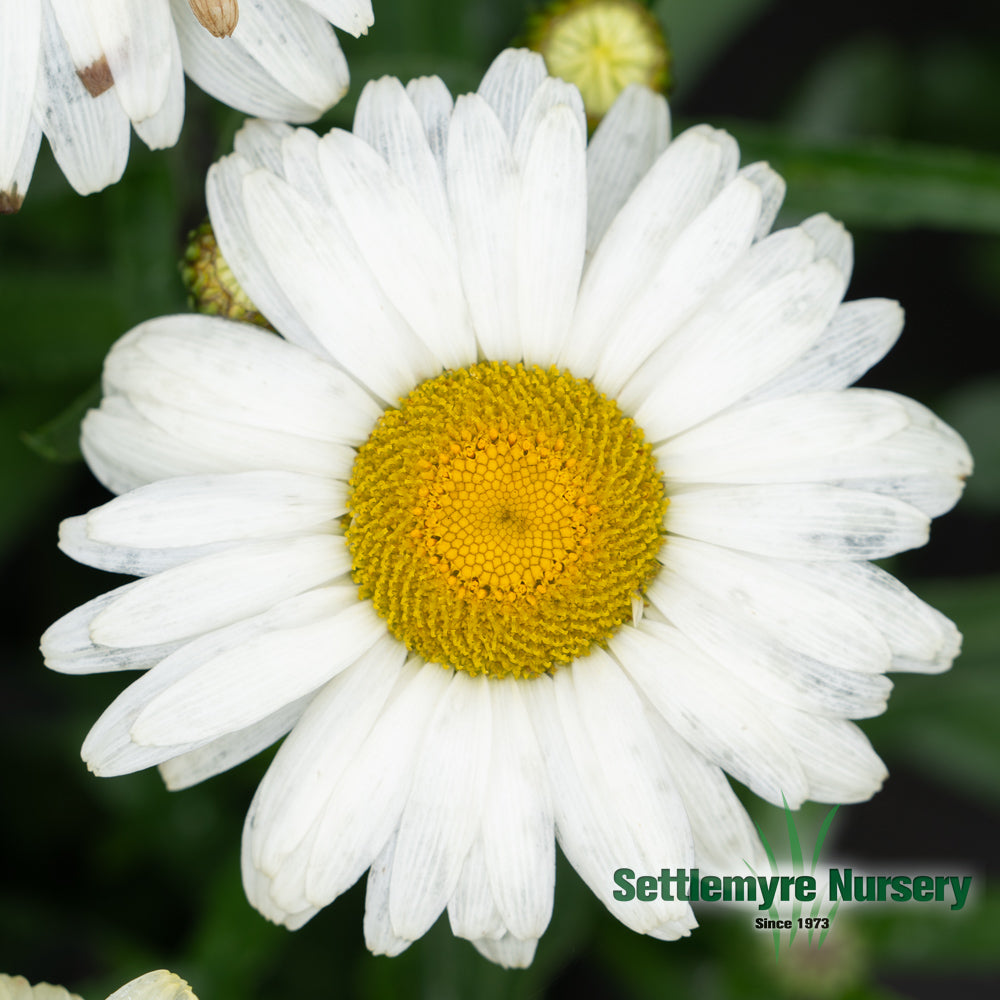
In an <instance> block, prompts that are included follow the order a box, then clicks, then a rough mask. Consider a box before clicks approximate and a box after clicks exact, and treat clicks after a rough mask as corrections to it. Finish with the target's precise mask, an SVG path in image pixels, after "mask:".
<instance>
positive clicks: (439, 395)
mask: <svg viewBox="0 0 1000 1000" xmlns="http://www.w3.org/2000/svg"><path fill="white" fill-rule="evenodd" d="M350 485H351V496H350V500H349V511H350V514H349V524H348V528H347V540H348V544H349V546H350V550H351V554H352V558H353V572H354V579H355V581H356V582H357V583H358V585H359V586H360V588H361V596H362V597H364V598H370V599H371V601H372V603H373V604H374V606H375V609H376V611H377V612H378V613H379V614H380V615H381V616H382V617H383V618H384V619H385V620H386V622H387V624H388V627H389V630H390V631H391V632H392V634H393V635H395V636H396V637H397V638H398V639H399V640H400V641H402V642H403V643H405V644H406V646H407V647H408V648H409V649H411V650H413V651H415V652H417V653H419V654H420V655H421V656H423V657H424V658H425V659H426V660H429V661H431V662H436V663H442V664H444V665H447V666H453V667H457V668H459V669H462V670H467V671H468V672H470V673H472V674H482V673H485V674H488V675H490V676H492V677H505V676H508V675H512V676H515V677H525V676H532V675H534V674H539V673H544V672H545V671H548V670H551V669H553V668H554V667H556V666H558V665H560V664H563V663H570V662H572V661H573V660H574V659H576V658H577V657H579V656H584V655H586V653H587V652H588V651H589V649H590V647H591V645H592V644H593V643H595V642H598V643H599V642H603V641H604V640H606V639H607V638H608V637H609V636H610V635H611V634H612V633H613V632H614V631H615V629H617V628H618V627H619V626H620V625H621V624H622V623H623V622H625V621H627V620H629V619H630V618H631V617H632V602H633V600H634V599H636V598H638V597H640V596H641V594H642V591H643V589H644V587H645V585H646V583H647V582H648V581H649V580H650V579H651V578H652V577H653V575H654V574H655V572H656V568H657V563H656V554H657V552H658V550H659V548H660V544H661V542H662V539H663V526H662V525H663V514H664V511H665V509H666V504H667V501H666V499H665V497H664V492H663V483H662V481H661V479H660V475H659V472H658V470H657V468H656V463H655V461H654V459H653V456H652V452H651V449H650V446H649V445H648V444H646V443H645V442H644V440H643V435H642V431H641V430H640V429H639V428H638V427H637V426H636V425H635V422H634V421H632V420H631V419H629V418H627V417H625V416H624V415H623V414H622V413H621V411H620V410H619V409H618V407H617V405H616V404H615V403H614V402H613V401H611V400H609V399H607V398H606V397H604V396H602V395H601V394H600V393H598V392H597V390H596V389H595V388H594V387H593V385H591V383H590V382H588V381H586V380H584V379H577V378H573V377H572V375H570V374H569V373H568V372H561V371H559V370H557V369H555V368H551V369H549V370H548V371H543V370H542V369H540V368H525V367H523V366H522V365H517V366H516V367H514V366H511V365H509V364H505V363H500V362H485V363H482V364H477V365H473V366H472V367H470V368H463V369H459V370H457V371H448V372H445V373H444V374H442V375H440V376H438V377H437V378H433V379H429V380H428V381H426V382H423V383H422V384H421V385H419V386H417V388H416V389H414V390H413V392H411V393H410V395H409V396H407V397H406V398H405V399H404V400H402V401H401V403H400V405H399V407H398V408H395V409H390V410H387V411H386V412H385V413H384V414H383V415H382V417H381V418H380V419H379V421H378V423H377V424H376V426H375V429H374V430H373V431H372V434H371V436H370V437H369V439H368V440H367V441H366V442H365V444H364V445H363V446H362V447H361V448H360V449H359V451H358V456H357V459H356V461H355V463H354V469H353V472H352V477H351V482H350Z"/></svg>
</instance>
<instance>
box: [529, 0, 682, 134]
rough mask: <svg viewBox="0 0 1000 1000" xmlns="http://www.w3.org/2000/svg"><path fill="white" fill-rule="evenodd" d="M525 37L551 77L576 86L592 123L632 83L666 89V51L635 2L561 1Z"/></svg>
mask: <svg viewBox="0 0 1000 1000" xmlns="http://www.w3.org/2000/svg"><path fill="white" fill-rule="evenodd" d="M529 37H530V38H531V41H530V44H531V47H532V48H535V49H537V50H538V51H539V52H541V54H542V55H543V56H544V57H545V64H546V66H547V67H548V70H549V72H550V73H551V74H552V75H553V76H558V77H561V78H562V79H563V80H568V81H569V82H570V83H572V84H575V85H576V86H577V88H578V89H579V91H580V96H581V97H582V98H583V104H584V107H585V108H586V109H587V115H588V117H590V118H591V119H599V118H601V117H603V115H605V114H606V113H607V111H608V109H609V108H610V107H611V105H612V104H614V102H615V98H616V97H618V95H619V94H620V93H621V92H622V91H623V90H624V89H625V88H626V87H627V86H628V85H629V84H630V83H642V84H645V85H646V86H647V87H651V88H652V89H653V90H659V91H663V90H665V89H666V85H667V82H668V69H669V56H670V50H669V49H668V47H667V43H666V41H665V39H664V37H663V32H662V31H661V29H660V26H659V24H657V22H656V19H655V18H654V17H653V15H652V14H650V12H649V11H648V10H647V9H646V8H645V7H643V6H642V5H641V4H639V3H637V2H635V0H568V2H567V0H563V2H560V3H556V4H554V5H553V7H552V9H551V13H548V15H546V14H542V15H541V17H540V20H539V21H538V22H537V27H536V28H535V31H534V32H533V33H531V34H530V36H529Z"/></svg>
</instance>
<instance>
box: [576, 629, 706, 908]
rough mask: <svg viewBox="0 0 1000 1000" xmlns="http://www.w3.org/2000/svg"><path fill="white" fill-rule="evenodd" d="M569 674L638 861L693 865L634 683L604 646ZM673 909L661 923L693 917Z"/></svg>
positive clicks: (676, 801)
mask: <svg viewBox="0 0 1000 1000" xmlns="http://www.w3.org/2000/svg"><path fill="white" fill-rule="evenodd" d="M571 676H572V679H573V691H574V693H575V695H576V705H577V710H578V711H579V714H580V721H581V723H582V724H583V728H584V730H585V731H586V734H587V737H588V743H589V746H590V748H591V749H592V750H593V752H594V754H595V756H596V757H597V760H598V761H599V762H600V766H601V769H602V770H603V772H604V776H605V779H606V782H607V785H608V787H609V789H610V790H611V797H612V808H613V809H614V810H615V811H616V812H617V813H618V814H619V815H621V816H622V817H623V818H624V819H625V820H626V822H627V823H628V824H629V826H630V827H631V829H632V835H633V837H634V839H635V843H636V846H637V847H638V849H639V852H640V853H639V855H635V859H636V861H640V860H641V861H642V862H644V863H645V864H646V865H649V866H650V867H648V868H646V867H644V868H643V870H644V871H652V870H654V868H653V866H655V864H656V863H657V860H656V859H660V863H662V864H663V866H664V867H669V868H683V867H689V866H690V865H691V864H692V863H693V861H694V853H693V851H694V844H693V840H692V836H691V827H690V825H689V824H688V820H687V815H686V814H685V812H684V806H683V803H682V802H681V798H680V796H679V795H678V793H677V789H676V787H675V786H674V782H673V778H672V777H671V774H670V770H669V768H668V767H667V764H666V759H665V758H664V757H663V755H662V754H661V753H659V746H658V744H657V741H656V738H655V736H654V735H653V733H652V731H651V729H650V728H649V724H648V722H647V721H646V720H647V715H646V708H645V706H644V705H643V703H642V701H641V699H640V697H639V694H638V692H637V691H636V689H635V686H634V685H633V684H632V682H631V681H630V680H629V678H628V677H627V676H626V675H625V673H624V672H623V671H622V669H621V668H620V667H619V666H618V664H617V663H616V662H615V661H614V660H613V659H612V658H611V657H610V656H609V655H608V654H607V653H605V652H604V651H603V650H602V649H600V647H594V649H593V650H592V651H591V653H590V655H589V656H584V657H581V658H580V659H579V660H577V661H576V662H575V663H574V664H573V666H572V669H571ZM563 689H565V686H564V688H563ZM556 692H557V696H558V694H559V692H560V686H559V684H558V683H557V685H556ZM567 700H568V699H567ZM609 720H614V724H612V725H609V724H608V723H609ZM670 909H671V908H668V911H669V910H670ZM673 910H676V911H679V912H665V913H661V914H660V915H659V916H660V920H661V922H662V921H664V920H668V921H684V920H685V918H686V917H688V916H689V914H688V913H687V911H686V907H680V908H676V907H675V908H673ZM689 926H693V919H692V920H691V924H690V925H689Z"/></svg>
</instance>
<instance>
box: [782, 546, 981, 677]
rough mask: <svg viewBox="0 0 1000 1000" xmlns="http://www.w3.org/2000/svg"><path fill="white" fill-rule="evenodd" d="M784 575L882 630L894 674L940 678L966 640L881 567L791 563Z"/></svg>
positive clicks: (937, 612)
mask: <svg viewBox="0 0 1000 1000" xmlns="http://www.w3.org/2000/svg"><path fill="white" fill-rule="evenodd" d="M786 571H788V572H790V573H794V575H795V576H797V577H798V578H799V579H801V580H802V581H803V582H804V583H805V584H806V585H808V586H815V587H816V588H818V589H819V590H823V591H825V592H826V593H827V594H829V595H830V596H831V597H832V598H834V599H836V600H838V601H841V602H843V603H844V604H846V605H847V606H849V607H850V608H852V609H853V610H854V611H856V612H857V613H858V614H860V615H861V616H862V617H863V618H865V619H867V620H868V621H869V622H870V623H871V624H872V625H874V626H875V627H876V628H877V629H879V631H881V632H882V633H883V635H884V636H885V639H886V641H887V642H888V643H889V646H890V648H891V649H892V653H893V657H894V660H893V669H894V670H911V671H916V672H920V673H939V672H940V671H942V670H947V669H948V667H950V666H951V662H952V660H953V659H954V658H955V657H956V656H958V652H959V649H960V648H961V644H962V637H961V635H959V633H958V630H957V629H956V628H955V626H954V625H953V624H952V623H951V622H950V621H949V620H948V619H947V618H945V616H944V615H943V614H941V612H940V611H937V610H935V609H934V608H932V607H931V606H930V605H929V604H925V603H924V602H923V601H922V600H920V598H919V597H917V596H916V595H915V594H912V593H911V592H910V591H909V590H907V589H906V587H904V586H903V584H901V583H900V582H899V581H898V580H897V579H896V578H895V577H893V576H890V575H889V574H888V573H886V572H884V571H883V570H880V569H879V568H878V567H877V566H872V565H870V564H868V563H863V562H859V563H835V564H834V563H822V564H816V565H811V564H808V563H805V564H799V563H792V564H789V565H788V566H787V567H786Z"/></svg>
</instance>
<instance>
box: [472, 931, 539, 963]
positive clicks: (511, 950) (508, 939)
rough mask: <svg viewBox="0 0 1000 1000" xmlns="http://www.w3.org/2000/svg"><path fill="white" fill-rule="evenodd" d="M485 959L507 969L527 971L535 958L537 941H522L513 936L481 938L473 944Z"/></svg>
mask: <svg viewBox="0 0 1000 1000" xmlns="http://www.w3.org/2000/svg"><path fill="white" fill-rule="evenodd" d="M472 943H473V944H474V945H475V947H476V951H478V952H479V954H480V955H482V956H483V957H484V958H488V959H489V960H490V961H491V962H495V963H496V964H497V965H499V966H502V967H503V968H505V969H526V968H527V967H528V966H529V965H531V963H532V961H533V960H534V958H535V949H536V948H537V947H538V941H537V940H530V941H522V940H521V939H520V938H516V937H514V935H513V934H505V935H504V936H503V937H502V938H480V939H479V940H477V941H473V942H472Z"/></svg>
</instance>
